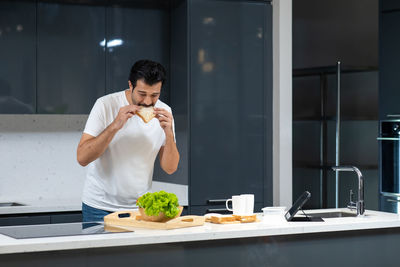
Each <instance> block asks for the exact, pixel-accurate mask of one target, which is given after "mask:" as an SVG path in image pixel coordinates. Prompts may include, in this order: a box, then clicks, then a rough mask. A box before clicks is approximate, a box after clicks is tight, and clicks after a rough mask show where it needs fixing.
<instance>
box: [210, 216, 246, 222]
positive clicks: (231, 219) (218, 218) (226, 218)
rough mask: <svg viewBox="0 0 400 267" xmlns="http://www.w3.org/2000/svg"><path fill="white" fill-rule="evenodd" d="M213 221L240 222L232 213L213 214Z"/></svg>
mask: <svg viewBox="0 0 400 267" xmlns="http://www.w3.org/2000/svg"><path fill="white" fill-rule="evenodd" d="M211 223H220V224H231V223H240V221H238V220H236V218H235V217H234V216H232V215H220V216H211Z"/></svg>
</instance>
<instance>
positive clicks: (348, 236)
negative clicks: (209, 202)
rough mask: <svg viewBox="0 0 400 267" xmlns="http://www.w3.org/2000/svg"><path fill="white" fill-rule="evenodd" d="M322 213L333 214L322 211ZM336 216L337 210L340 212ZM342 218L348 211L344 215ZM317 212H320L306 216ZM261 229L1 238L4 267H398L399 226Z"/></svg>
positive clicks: (382, 220)
mask: <svg viewBox="0 0 400 267" xmlns="http://www.w3.org/2000/svg"><path fill="white" fill-rule="evenodd" d="M324 211H325V212H326V211H338V210H337V209H333V210H324ZM339 211H341V209H339ZM343 211H346V209H343ZM313 212H319V211H318V210H314V211H309V213H313ZM259 218H260V220H261V221H260V222H257V223H247V224H230V225H220V224H211V223H206V224H205V225H203V226H199V227H190V228H182V229H175V230H150V229H140V228H135V229H130V230H134V232H126V233H112V234H99V235H81V236H64V237H47V238H30V239H14V238H11V237H8V236H5V235H0V262H1V263H2V266H3V264H4V266H25V265H29V266H74V267H77V266H110V265H112V264H113V265H114V264H124V265H128V264H129V265H132V266H155V265H158V266H161V265H163V266H350V265H352V266H382V265H385V266H398V257H397V251H398V248H397V245H398V244H399V243H400V218H399V216H398V215H397V214H391V213H384V212H377V211H370V210H367V211H366V216H365V217H342V218H326V219H324V220H325V221H324V222H272V221H269V220H268V218H263V217H262V215H260V216H259Z"/></svg>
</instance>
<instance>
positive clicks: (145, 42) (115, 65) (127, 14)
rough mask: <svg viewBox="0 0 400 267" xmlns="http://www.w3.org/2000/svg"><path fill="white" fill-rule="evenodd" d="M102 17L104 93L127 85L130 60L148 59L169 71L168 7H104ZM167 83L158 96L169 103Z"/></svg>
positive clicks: (121, 88) (118, 89)
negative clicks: (104, 48)
mask: <svg viewBox="0 0 400 267" xmlns="http://www.w3.org/2000/svg"><path fill="white" fill-rule="evenodd" d="M106 14H107V16H106V18H107V19H106V21H107V23H106V27H107V28H106V40H107V49H106V85H107V86H106V93H111V92H117V91H121V90H124V89H126V88H128V78H129V77H128V76H129V71H130V68H131V67H132V64H133V62H135V61H137V60H139V59H143V58H146V59H150V60H154V61H157V62H160V63H161V64H162V65H163V66H165V67H166V71H167V74H169V73H170V69H169V65H170V64H169V62H170V43H169V42H170V39H169V35H170V10H169V8H166V7H163V6H156V7H154V8H145V7H140V6H138V7H135V8H133V7H121V6H116V7H113V6H111V7H108V8H107V13H106ZM169 84H170V79H167V82H166V84H164V86H163V90H162V91H161V94H162V95H161V99H162V100H163V101H164V102H169V94H168V92H169Z"/></svg>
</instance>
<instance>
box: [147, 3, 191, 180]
mask: <svg viewBox="0 0 400 267" xmlns="http://www.w3.org/2000/svg"><path fill="white" fill-rule="evenodd" d="M170 38H171V56H170V59H171V62H170V68H171V69H170V73H169V77H170V87H171V88H173V89H172V90H170V106H171V108H172V112H173V115H174V120H175V137H176V144H177V147H178V151H179V154H180V161H179V165H178V170H177V171H176V172H175V173H174V174H172V175H168V174H166V173H165V172H164V171H162V170H161V168H160V166H159V163H158V161H157V162H156V164H155V167H154V175H153V179H154V180H156V181H162V182H170V183H177V184H185V185H187V184H188V183H189V181H188V180H189V178H188V177H189V174H188V172H189V171H188V169H189V154H188V153H189V147H188V145H189V122H188V64H187V61H188V58H187V42H186V39H187V4H186V1H179V3H177V4H176V5H175V6H174V8H172V9H171V37H170ZM164 89H165V88H164ZM164 89H163V90H164ZM164 91H165V90H164Z"/></svg>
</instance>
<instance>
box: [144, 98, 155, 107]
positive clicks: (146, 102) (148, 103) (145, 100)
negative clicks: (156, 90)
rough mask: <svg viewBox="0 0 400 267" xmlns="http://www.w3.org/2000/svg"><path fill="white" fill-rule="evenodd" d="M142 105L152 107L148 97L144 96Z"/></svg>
mask: <svg viewBox="0 0 400 267" xmlns="http://www.w3.org/2000/svg"><path fill="white" fill-rule="evenodd" d="M143 103H144V104H145V105H147V106H148V105H152V104H153V102H152V101H151V97H150V96H146V97H145V98H144V100H143Z"/></svg>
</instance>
